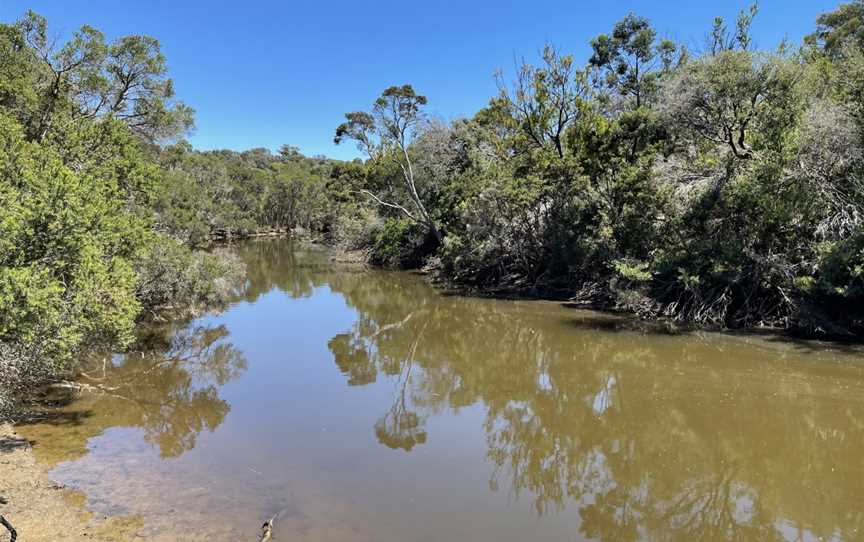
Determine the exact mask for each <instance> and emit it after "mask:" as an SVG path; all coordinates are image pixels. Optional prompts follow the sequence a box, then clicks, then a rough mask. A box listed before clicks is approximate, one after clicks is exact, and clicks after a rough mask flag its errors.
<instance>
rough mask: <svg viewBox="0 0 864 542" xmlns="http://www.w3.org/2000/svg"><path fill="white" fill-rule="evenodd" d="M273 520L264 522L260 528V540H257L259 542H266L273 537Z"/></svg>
mask: <svg viewBox="0 0 864 542" xmlns="http://www.w3.org/2000/svg"><path fill="white" fill-rule="evenodd" d="M273 519H274V518H270V519H268V520H267V521H265V522H264V525H262V526H261V538H260V539H259V542H266V541H267V540H270V537H272V536H273Z"/></svg>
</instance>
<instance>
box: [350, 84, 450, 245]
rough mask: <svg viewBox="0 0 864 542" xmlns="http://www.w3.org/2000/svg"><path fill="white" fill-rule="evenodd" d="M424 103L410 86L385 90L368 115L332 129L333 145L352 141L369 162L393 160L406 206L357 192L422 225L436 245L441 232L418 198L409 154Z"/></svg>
mask: <svg viewBox="0 0 864 542" xmlns="http://www.w3.org/2000/svg"><path fill="white" fill-rule="evenodd" d="M427 101H428V100H427V98H426V96H423V95H420V94H417V93H416V92H415V91H414V88H413V87H412V86H411V85H402V86H392V87H389V88H387V89H385V90H384V92H383V93H381V96H380V97H379V98H378V99H377V100H375V103H374V105H373V106H372V111H371V112H365V111H355V112H351V113H346V114H345V118H346V122H344V123H342V124H340V125H339V126H338V127H337V128H336V137H335V138H334V142H335V143H336V144H337V145H338V144H340V143H342V142H343V141H345V140H346V139H353V140H354V141H356V142H357V147H358V149H360V150H361V151H362V152H364V153H365V154H366V155H367V156H368V157H369V158H370V159H371V160H372V161H383V160H386V159H392V160H394V161H395V162H396V163H397V164H398V166H399V170H400V172H401V178H402V185H403V188H404V192H405V198H407V200H408V201H407V202H403V201H399V199H401V198H398V196H397V197H395V198H388V199H389V201H388V200H385V199H384V197H387V196H384V197H382V196H381V195H379V194H376V193H375V192H374V191H373V190H370V189H369V188H368V187H364V188H361V189H360V192H361V193H363V194H365V195H366V196H368V197H370V198H371V199H372V200H374V201H375V202H376V203H377V204H378V205H381V206H383V207H388V208H391V209H395V210H396V211H398V212H399V213H401V214H402V215H403V216H405V217H406V218H408V219H409V220H411V221H413V222H417V223H420V224H422V225H423V226H425V227H426V229H427V231H428V233H429V234H430V235H432V236H433V237H434V238H435V239H436V241H437V242H439V243H440V242H441V239H442V237H441V232H440V230H439V229H438V226H437V225H436V224H435V220H434V219H433V218H432V215H431V214H430V213H429V211H428V210H427V207H426V205H425V204H424V202H423V198H421V196H420V192H419V190H418V188H417V179H416V176H415V172H414V164H413V162H412V159H411V154H410V153H409V147H410V146H411V144H412V143H413V141H414V139H415V137H416V135H417V133H418V129H419V127H420V124H421V122H422V121H423V120H424V118H425V115H424V112H423V106H425V105H426V103H427Z"/></svg>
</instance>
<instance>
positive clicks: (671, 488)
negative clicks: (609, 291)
mask: <svg viewBox="0 0 864 542" xmlns="http://www.w3.org/2000/svg"><path fill="white" fill-rule="evenodd" d="M319 280H325V281H326V282H327V284H329V286H330V287H331V288H332V289H333V290H334V291H337V292H339V293H341V294H342V295H344V296H345V299H346V301H347V302H348V303H349V304H350V305H351V306H352V307H354V308H355V309H356V310H357V312H358V316H357V321H356V323H355V324H354V325H353V327H352V328H351V329H350V330H349V331H347V332H345V333H340V334H338V335H336V336H335V337H333V339H332V340H331V341H330V343H329V346H330V350H331V352H332V354H333V357H334V360H335V363H336V365H337V366H338V367H339V369H340V370H341V371H342V372H343V373H344V374H345V375H346V378H347V382H348V384H349V385H352V386H358V385H366V384H370V383H373V382H375V381H376V380H377V379H378V378H379V376H382V377H385V378H387V379H388V380H389V381H392V382H394V385H395V389H396V391H395V393H394V396H393V406H392V407H391V408H390V410H389V411H388V412H386V413H385V414H384V415H383V416H382V417H381V418H380V419H379V420H378V421H377V422H375V424H374V428H375V433H376V435H377V436H378V438H379V441H380V442H381V443H382V444H384V445H386V446H388V447H391V448H402V449H404V450H409V451H410V450H411V449H412V448H413V447H415V446H417V445H420V444H423V443H424V442H426V440H427V433H426V430H425V429H424V422H425V420H426V419H427V418H428V417H429V416H430V415H432V414H434V413H436V412H439V411H441V410H443V409H457V408H459V407H461V406H466V405H472V404H482V405H484V408H485V409H486V421H485V424H484V429H485V432H486V442H487V450H488V451H487V457H488V459H489V460H490V463H491V465H492V472H491V478H490V487H492V488H493V490H494V489H496V488H509V491H510V492H511V494H512V495H513V496H515V497H517V498H518V497H520V496H522V495H523V494H524V495H526V496H528V497H529V498H530V499H531V500H532V502H533V504H534V508H535V510H536V513H537V514H538V515H544V514H549V513H553V512H558V511H561V510H563V509H564V508H566V507H567V506H577V507H578V509H579V515H580V516H581V526H580V529H581V531H582V534H583V535H584V536H586V537H591V538H597V539H601V540H623V541H628V540H641V539H664V540H666V539H669V540H710V539H755V540H784V539H796V538H807V537H808V536H817V537H823V538H824V539H854V538H856V537H859V536H860V535H861V533H862V532H864V531H862V527H864V513H862V512H861V510H860V506H858V504H856V503H859V504H860V503H861V502H864V468H862V465H864V464H862V461H864V460H862V457H864V456H862V454H861V452H862V445H864V425H862V423H861V420H864V404H862V402H861V401H860V398H859V399H856V398H855V397H849V396H848V391H846V392H844V390H848V386H844V385H842V384H843V383H842V382H838V381H837V380H836V378H839V376H837V377H835V376H831V375H829V376H825V375H823V374H818V373H817V374H809V373H807V372H806V371H807V370H808V369H807V367H808V366H807V364H802V363H798V364H797V365H796V363H794V362H795V361H801V360H799V359H798V358H796V356H799V357H800V356H802V355H803V354H800V353H796V352H795V351H794V350H792V349H786V350H783V349H778V350H776V351H770V352H768V353H767V354H768V355H766V352H764V351H760V350H759V349H758V348H757V347H754V346H752V345H747V344H745V343H740V342H734V341H729V340H727V341H723V340H710V338H709V339H706V338H704V337H703V336H692V337H679V338H663V339H662V340H661V339H658V338H656V337H654V338H651V337H647V338H646V337H645V336H644V335H641V334H637V333H614V332H609V331H605V332H598V331H595V330H591V329H590V328H591V326H590V322H588V323H587V324H586V322H585V321H584V320H583V321H581V322H576V321H575V320H574V321H573V323H574V324H576V325H569V322H570V321H569V320H568V317H567V316H566V315H562V313H561V312H560V311H559V312H554V311H553V312H554V313H555V314H556V315H557V316H554V317H550V312H549V311H548V310H547V311H542V310H530V309H523V308H522V307H525V305H524V304H522V305H514V304H513V303H507V302H490V301H484V300H476V299H466V298H459V297H452V296H451V297H448V296H441V295H439V294H437V293H435V292H434V291H432V290H431V289H430V288H428V287H427V286H426V285H425V284H424V283H423V282H422V281H418V280H416V279H415V278H413V277H410V276H405V275H394V274H375V273H369V274H362V275H358V274H354V273H344V274H340V273H337V272H332V271H331V272H329V273H327V274H326V277H319ZM572 318H577V316H573V317H572ZM760 357H761V358H765V359H757V358H760ZM771 360H773V361H771ZM429 438H434V435H429Z"/></svg>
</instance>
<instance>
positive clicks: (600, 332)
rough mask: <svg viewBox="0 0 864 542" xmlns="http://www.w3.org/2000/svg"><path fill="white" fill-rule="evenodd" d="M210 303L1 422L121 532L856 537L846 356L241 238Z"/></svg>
mask: <svg viewBox="0 0 864 542" xmlns="http://www.w3.org/2000/svg"><path fill="white" fill-rule="evenodd" d="M236 250H237V251H238V253H239V254H240V255H241V257H242V258H243V260H245V262H246V264H247V267H248V281H247V284H246V286H245V288H244V289H243V291H242V292H241V293H240V294H239V295H238V298H237V300H236V301H235V302H234V303H232V304H231V305H230V306H229V307H228V308H227V310H225V311H224V312H221V313H219V314H214V315H208V316H205V317H202V318H198V319H195V320H192V321H189V322H183V323H175V324H171V325H165V326H160V327H154V328H153V329H152V330H149V331H148V332H147V333H146V334H145V335H144V336H143V337H142V339H141V341H140V343H141V346H140V347H139V348H137V349H136V350H135V351H133V352H129V353H126V354H123V355H114V356H104V357H97V358H96V359H93V360H91V361H90V362H88V365H87V369H86V371H85V373H86V376H85V377H83V381H84V382H85V383H89V384H91V385H93V386H99V388H100V389H101V390H102V391H100V392H85V393H82V394H79V395H76V396H75V397H68V398H65V399H58V401H57V404H56V406H54V407H52V408H46V409H45V412H44V413H43V416H42V419H41V420H38V421H35V422H31V423H29V424H27V425H21V426H19V427H18V431H19V433H21V434H22V435H24V436H26V437H27V438H29V439H30V440H31V441H32V442H33V449H34V452H35V454H36V457H37V460H38V461H40V462H42V463H43V464H46V465H48V466H49V467H50V468H51V471H50V475H51V478H52V479H53V480H54V481H56V482H57V483H59V484H63V485H66V486H68V487H70V488H73V489H75V490H77V491H80V492H81V494H82V495H83V496H84V498H83V499H82V500H83V502H84V504H83V506H84V507H86V509H87V510H89V511H91V512H94V513H96V514H100V515H113V516H128V517H129V518H131V519H133V520H134V522H133V524H134V526H135V527H134V536H135V537H136V538H135V539H143V540H153V541H155V540H225V541H243V540H248V541H257V540H258V536H259V532H260V530H259V528H260V525H261V523H262V522H263V521H265V520H266V519H268V518H270V517H273V516H274V515H275V516H276V521H275V526H274V531H273V538H272V540H274V541H330V542H340V541H383V542H390V541H394V542H395V541H399V542H412V541H416V542H432V541H463V540H464V541H469V540H470V541H475V542H485V541H489V542H506V541H513V542H526V541H536V542H542V541H556V542H557V541H577V540H604V541H636V540H681V541H691V540H790V541H791V540H814V541H815V540H862V539H864V355H862V352H861V350H860V349H857V348H852V347H844V346H837V345H829V344H825V343H814V342H795V341H789V340H785V339H779V338H772V337H757V336H753V335H737V336H736V335H725V334H712V333H684V334H680V335H665V334H658V333H649V332H645V331H644V330H641V329H640V328H639V327H638V326H634V325H633V324H632V322H630V321H629V320H627V319H626V318H622V317H619V316H613V315H606V314H598V313H593V312H590V311H584V310H579V309H575V308H572V307H568V306H567V304H562V303H555V302H542V301H508V300H492V299H477V298H467V297H461V296H456V295H446V294H444V293H441V292H438V291H436V290H435V289H433V288H432V287H430V286H429V285H428V284H427V282H426V280H425V279H424V278H423V277H419V276H416V275H414V274H410V273H404V272H390V271H380V270H369V269H365V268H363V267H359V266H355V265H347V264H341V263H337V262H334V261H333V258H332V257H331V256H330V254H329V253H328V252H327V251H326V250H324V249H320V248H314V247H309V246H299V245H294V244H292V243H291V242H290V241H286V240H266V241H264V240H262V241H253V242H248V243H242V244H240V245H238V246H237V247H236Z"/></svg>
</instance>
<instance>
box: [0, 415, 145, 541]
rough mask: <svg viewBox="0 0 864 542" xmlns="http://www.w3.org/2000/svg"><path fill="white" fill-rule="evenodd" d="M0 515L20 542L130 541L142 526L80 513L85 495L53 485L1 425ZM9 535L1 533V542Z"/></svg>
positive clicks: (28, 449) (23, 442)
mask: <svg viewBox="0 0 864 542" xmlns="http://www.w3.org/2000/svg"><path fill="white" fill-rule="evenodd" d="M0 497H2V498H3V499H4V500H5V501H6V504H0V514H2V515H3V517H5V518H6V520H7V521H8V522H9V523H10V524H11V525H12V526H13V527H14V528H15V530H16V531H17V533H18V542H65V541H73V540H74V541H78V540H92V541H96V542H116V541H121V540H131V539H133V538H135V533H136V532H137V531H138V530H140V529H141V528H142V526H143V523H142V521H141V519H140V518H136V517H107V516H97V515H96V514H93V513H90V512H87V511H86V510H85V508H84V503H85V496H84V494H83V493H81V492H78V491H74V490H71V489H68V488H66V487H64V486H62V485H59V484H56V483H54V482H52V481H51V480H50V478H49V477H48V472H47V470H46V469H45V468H44V467H43V466H42V465H40V464H39V463H38V462H37V461H36V458H35V457H34V455H33V448H32V443H30V442H29V441H28V440H27V439H25V438H23V437H21V436H20V435H19V434H18V433H17V432H16V431H15V429H14V428H13V427H12V425H10V424H8V423H4V424H0ZM7 540H9V533H8V531H5V530H0V541H3V542H5V541H7Z"/></svg>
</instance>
